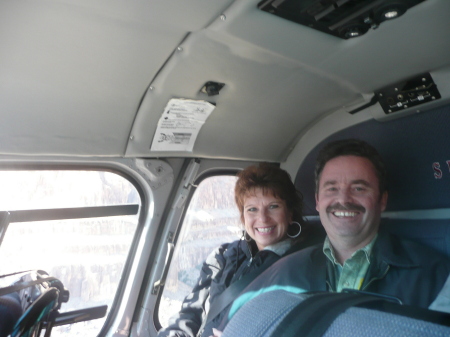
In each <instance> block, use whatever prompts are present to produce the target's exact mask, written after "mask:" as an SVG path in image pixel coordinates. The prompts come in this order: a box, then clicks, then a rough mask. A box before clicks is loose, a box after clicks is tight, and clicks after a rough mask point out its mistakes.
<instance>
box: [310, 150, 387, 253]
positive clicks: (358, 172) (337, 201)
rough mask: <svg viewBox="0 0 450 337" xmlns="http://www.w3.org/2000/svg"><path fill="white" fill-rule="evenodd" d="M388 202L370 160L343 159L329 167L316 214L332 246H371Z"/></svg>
mask: <svg viewBox="0 0 450 337" xmlns="http://www.w3.org/2000/svg"><path fill="white" fill-rule="evenodd" d="M386 202H387V192H385V193H383V195H382V196H380V190H379V181H378V177H377V175H376V171H375V168H374V166H373V164H372V163H371V162H370V160H369V159H367V158H363V157H357V156H341V157H336V158H333V159H331V160H330V161H328V162H327V163H326V165H325V167H324V169H323V171H322V174H321V176H320V180H319V188H318V192H317V194H316V210H317V211H318V212H319V215H320V220H321V222H322V225H323V226H324V228H325V230H326V232H327V234H328V237H329V238H330V240H331V242H332V243H333V242H340V241H339V240H345V241H346V242H352V243H353V244H355V243H356V244H358V245H361V247H362V246H364V245H366V244H368V243H369V242H370V241H371V240H372V238H373V237H374V236H375V234H376V233H377V231H378V226H379V222H380V215H381V212H382V211H384V209H385V208H386Z"/></svg>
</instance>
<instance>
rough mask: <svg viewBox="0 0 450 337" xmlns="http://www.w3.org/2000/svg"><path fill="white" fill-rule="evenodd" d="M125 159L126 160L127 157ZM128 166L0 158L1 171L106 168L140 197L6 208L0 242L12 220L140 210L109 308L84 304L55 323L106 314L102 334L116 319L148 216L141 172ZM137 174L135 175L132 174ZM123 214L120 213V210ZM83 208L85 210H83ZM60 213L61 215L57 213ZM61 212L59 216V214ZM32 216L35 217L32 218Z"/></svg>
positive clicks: (132, 166) (96, 170)
mask: <svg viewBox="0 0 450 337" xmlns="http://www.w3.org/2000/svg"><path fill="white" fill-rule="evenodd" d="M126 161H127V162H128V160H126ZM127 166H128V168H130V170H125V169H124V167H123V162H122V160H120V159H119V160H118V161H117V160H115V159H114V158H111V159H109V160H107V161H102V160H98V159H94V160H93V161H90V160H86V161H83V162H81V160H80V161H76V159H74V160H73V159H70V160H65V161H64V162H60V161H58V160H57V159H56V160H48V161H46V160H42V159H40V160H39V161H38V162H29V161H28V160H27V161H20V160H18V161H17V162H11V161H7V162H2V161H0V172H2V171H92V172H109V173H113V174H116V175H118V176H120V177H122V178H123V179H126V180H127V181H128V182H129V183H130V184H132V185H133V186H134V188H135V189H136V191H137V193H138V195H139V198H140V205H138V204H123V205H109V206H88V207H73V208H55V209H33V210H13V211H7V212H8V213H10V219H9V220H8V224H7V225H6V228H2V229H0V231H1V233H0V245H1V243H2V240H3V237H4V235H5V234H6V231H7V227H8V225H9V223H14V222H25V221H40V220H65V219H78V218H93V217H98V216H103V217H109V216H116V215H132V214H131V213H130V212H135V211H137V212H136V213H134V214H137V213H139V218H138V221H137V225H136V230H135V233H134V236H133V239H132V240H131V242H130V248H129V252H128V255H127V257H126V259H125V261H124V266H123V270H122V273H121V277H120V280H119V283H118V286H117V289H116V291H115V294H114V298H113V301H112V303H111V305H110V308H108V309H109V312H108V311H107V309H106V308H103V306H99V307H86V308H83V309H79V310H73V311H68V312H65V313H63V314H60V316H61V322H60V323H62V324H59V323H58V321H56V322H55V325H54V326H59V325H66V324H72V323H77V322H81V321H83V320H79V319H78V318H79V317H81V316H85V317H86V318H87V319H85V321H87V320H92V319H96V318H103V317H105V314H106V319H105V322H104V323H103V326H102V328H101V329H100V331H98V333H97V336H105V335H106V334H107V333H108V331H109V330H110V329H111V327H112V324H113V323H114V321H115V320H116V319H117V317H118V316H117V315H118V313H119V309H120V303H121V301H123V299H124V293H125V288H126V285H127V282H129V278H130V274H131V268H132V264H133V261H134V260H135V258H136V253H137V248H138V244H139V241H140V239H141V237H142V232H143V229H144V224H145V219H146V218H147V216H148V204H149V199H148V198H149V197H147V194H146V193H145V188H144V187H143V186H142V185H141V183H139V179H138V176H139V174H138V173H140V172H138V171H139V170H138V169H137V167H135V166H134V165H129V164H128V165H127ZM133 174H137V176H133ZM122 211H125V214H119V213H123V212H122ZM84 212H86V213H84ZM83 213H84V214H91V215H93V216H89V215H87V216H82V214H83ZM58 214H60V215H58ZM61 215H62V217H60V216H61ZM34 217H35V218H34Z"/></svg>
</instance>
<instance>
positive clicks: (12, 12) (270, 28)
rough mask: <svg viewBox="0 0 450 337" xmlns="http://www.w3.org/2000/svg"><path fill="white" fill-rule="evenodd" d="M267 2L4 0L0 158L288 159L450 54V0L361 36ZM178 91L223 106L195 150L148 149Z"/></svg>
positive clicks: (0, 13) (0, 10)
mask: <svg viewBox="0 0 450 337" xmlns="http://www.w3.org/2000/svg"><path fill="white" fill-rule="evenodd" d="M258 2H259V0H235V1H233V0H216V1H210V0H189V1H186V0H136V1H132V2H123V1H121V0H96V1H91V0H33V1H31V0H5V1H2V2H0V43H1V45H2V51H1V53H0V61H1V68H0V88H1V90H0V109H1V111H2V116H3V120H4V123H2V124H1V125H0V154H23V155H68V156H73V155H78V156H126V157H171V156H173V157H179V156H186V157H208V158H230V159H248V160H265V161H274V162H283V161H284V160H286V158H287V156H288V155H289V153H290V151H291V150H292V148H293V147H294V146H295V145H296V143H297V141H298V140H299V139H300V141H301V136H302V135H303V134H305V132H307V131H308V129H309V128H310V127H312V126H314V125H315V124H316V123H317V122H318V121H320V120H323V118H325V117H326V116H329V115H330V114H334V113H336V112H337V111H342V109H347V110H351V109H353V108H354V107H355V106H359V105H362V104H364V103H366V102H367V101H368V100H369V99H370V96H371V95H372V93H373V92H374V91H376V90H378V89H379V88H383V87H385V86H386V85H388V84H391V83H395V82H397V81H399V80H402V79H404V78H408V77H410V76H413V75H416V74H419V73H423V72H431V73H432V75H433V77H434V75H435V74H437V75H439V73H440V72H441V70H442V69H444V68H445V67H447V68H448V66H449V64H450V40H449V39H448V37H447V34H445V33H444V32H448V31H450V20H448V13H450V1H448V0H426V1H424V2H423V3H421V4H419V5H417V6H415V7H414V8H411V9H410V10H409V11H408V12H407V13H406V14H405V15H404V16H402V17H400V18H399V19H397V20H394V21H390V22H385V23H383V25H382V26H380V27H379V28H378V29H377V30H374V31H369V32H368V33H367V34H365V35H364V36H362V37H360V38H357V39H353V40H342V39H339V38H336V37H333V36H330V35H327V34H323V33H321V32H318V31H316V30H314V29H310V28H308V27H304V26H301V25H298V24H295V23H293V22H290V21H288V20H284V19H282V18H279V17H276V16H274V15H270V14H269V13H266V12H263V11H261V10H259V9H258V8H257V4H258ZM436 78H439V76H436ZM211 80H212V81H218V82H222V83H225V87H224V88H223V89H222V90H221V91H220V94H219V95H217V96H212V97H208V96H206V95H205V94H202V93H200V92H199V90H200V88H201V87H202V86H203V84H204V83H205V82H206V81H211ZM437 82H438V81H437ZM449 82H450V80H449V78H448V76H445V77H441V82H440V83H437V85H438V87H444V86H445V85H447V83H449ZM447 86H448V85H447ZM150 88H151V89H152V90H150ZM172 98H186V99H196V100H208V101H210V102H212V103H214V104H216V108H215V110H214V111H213V112H212V114H211V116H210V117H209V118H208V120H207V121H206V123H205V125H204V126H203V128H202V129H201V131H200V133H199V135H198V138H197V141H196V143H195V146H194V148H193V151H192V152H152V151H150V147H151V143H152V139H153V136H154V134H155V130H156V126H157V123H158V120H159V118H160V117H161V115H162V113H163V110H164V107H165V106H166V104H167V103H168V102H169V100H170V99H172ZM444 98H445V97H444ZM356 118H358V117H356Z"/></svg>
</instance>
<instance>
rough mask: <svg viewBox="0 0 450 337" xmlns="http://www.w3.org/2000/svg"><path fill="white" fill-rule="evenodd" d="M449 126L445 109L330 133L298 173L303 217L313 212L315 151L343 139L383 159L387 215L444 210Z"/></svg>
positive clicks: (449, 110) (449, 172) (449, 111)
mask: <svg viewBox="0 0 450 337" xmlns="http://www.w3.org/2000/svg"><path fill="white" fill-rule="evenodd" d="M449 128H450V106H446V107H443V108H438V109H435V110H432V111H428V112H425V113H422V114H415V115H411V116H408V117H405V118H402V119H397V120H393V121H388V122H377V121H375V120H371V121H368V122H364V123H361V124H359V125H356V126H353V127H350V128H348V129H345V130H342V131H340V132H337V133H335V134H333V135H332V136H330V137H329V138H327V139H325V140H324V141H323V142H321V143H320V144H319V145H317V146H316V147H315V148H314V149H313V150H312V151H311V152H310V153H309V154H308V156H307V157H306V158H305V160H304V162H303V164H302V165H301V166H300V169H299V171H298V173H297V176H296V179H295V186H296V188H297V189H298V190H299V191H301V193H302V194H303V196H304V205H305V207H304V210H305V215H317V214H318V213H317V212H316V210H315V197H314V193H315V192H314V191H315V184H314V167H315V160H316V157H317V154H318V152H319V150H320V149H321V148H322V147H323V146H324V145H325V144H326V143H328V142H331V141H334V140H338V139H345V138H359V139H362V140H365V141H367V142H368V143H370V144H372V145H373V146H374V147H375V148H376V149H377V150H378V151H379V153H380V154H381V156H382V157H383V159H384V162H385V164H386V168H387V171H388V190H389V198H388V206H387V209H386V211H406V210H426V209H437V208H448V207H449V205H450V201H449V191H450V152H449V151H448V144H450V136H449V132H448V130H449ZM435 163H438V164H439V167H436V164H435ZM439 176H440V178H439Z"/></svg>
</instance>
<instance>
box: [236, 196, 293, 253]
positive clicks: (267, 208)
mask: <svg viewBox="0 0 450 337" xmlns="http://www.w3.org/2000/svg"><path fill="white" fill-rule="evenodd" d="M243 211H244V227H245V230H246V231H247V233H248V235H250V237H251V238H252V239H253V240H255V241H256V245H257V246H258V249H259V250H261V249H263V248H264V247H267V246H269V245H272V244H274V243H277V242H279V241H281V240H283V239H285V238H286V232H287V229H288V226H289V223H290V222H291V221H292V214H291V212H289V210H288V209H287V207H286V203H285V201H284V200H282V199H280V198H276V197H274V196H273V194H272V193H271V192H270V191H268V192H267V193H266V195H264V194H263V190H262V189H261V188H255V189H254V190H253V191H252V192H250V193H249V194H247V196H246V197H245V198H244V210H243Z"/></svg>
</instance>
